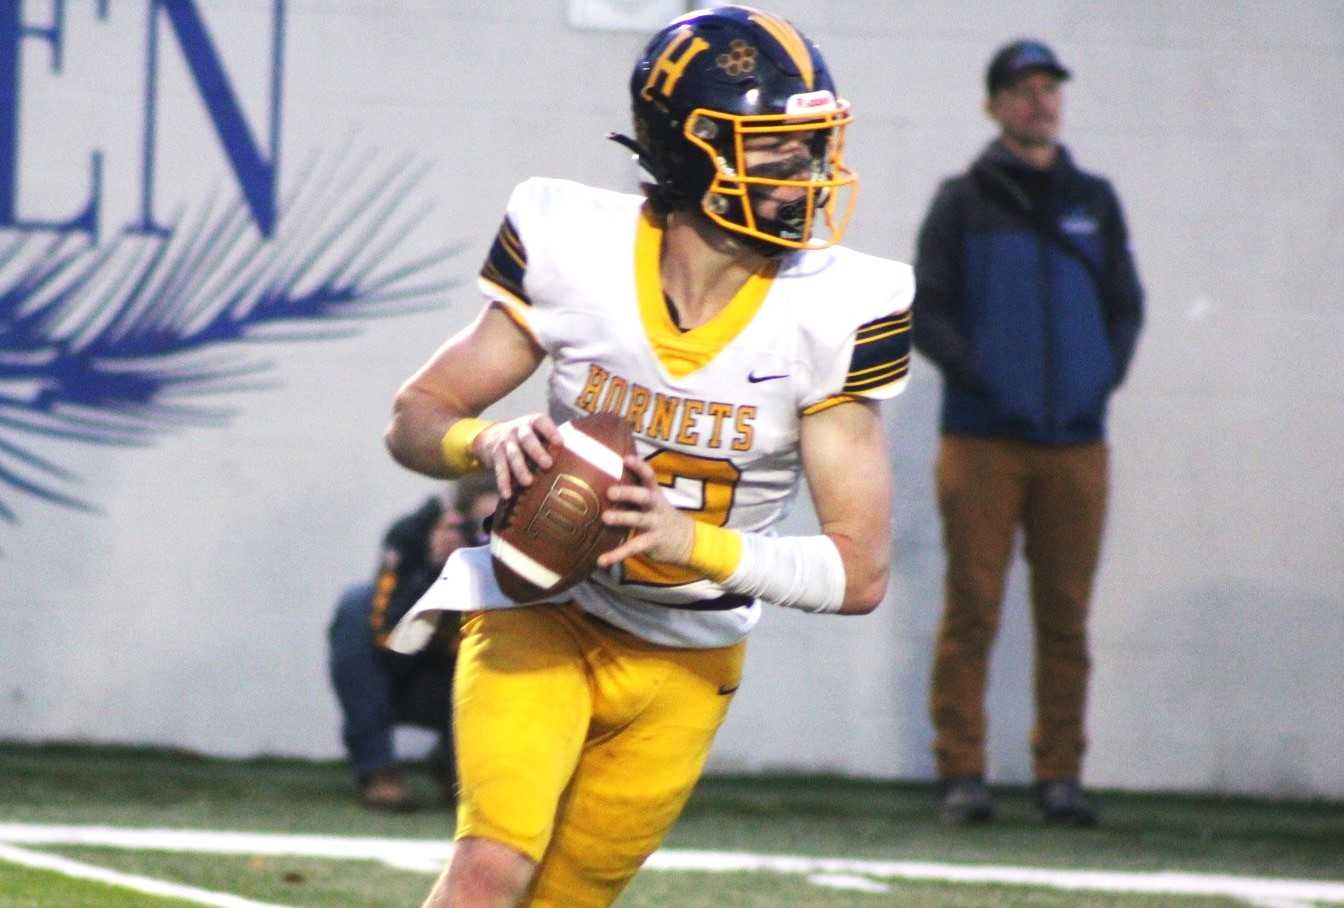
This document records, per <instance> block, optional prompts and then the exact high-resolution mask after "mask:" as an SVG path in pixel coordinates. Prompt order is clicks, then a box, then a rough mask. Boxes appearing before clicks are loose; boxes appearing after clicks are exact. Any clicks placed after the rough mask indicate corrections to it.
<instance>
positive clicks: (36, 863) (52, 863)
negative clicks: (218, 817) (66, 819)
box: [0, 845, 285, 908]
mask: <svg viewBox="0 0 1344 908" xmlns="http://www.w3.org/2000/svg"><path fill="white" fill-rule="evenodd" d="M0 861H7V862H9V863H12V864H21V865H23V866H24V867H32V868H33V869H35V870H50V871H52V872H54V873H59V874H61V875H62V876H68V877H72V878H74V879H77V880H91V881H93V882H95V883H103V884H104V885H107V886H116V887H117V888H119V889H130V890H132V891H134V892H143V893H145V894H146V895H160V896H163V897H164V898H169V899H177V900H179V901H183V902H195V903H196V904H197V905H211V906H214V908H285V906H283V905H276V904H275V903H273V902H254V901H252V900H251V899H245V898H242V897H241V896H237V895H232V894H230V893H227V892H211V891H210V890H209V889H200V888H198V887H196V886H184V885H182V884H180V883H170V882H168V881H167V880H158V879H154V878H153V877H147V876H140V875H139V874H134V873H121V872H120V871H116V870H108V869H107V868H105V867H97V866H95V865H93V864H85V863H83V862H81V861H72V860H70V859H69V858H64V857H61V856H59V855H54V854H45V853H43V852H40V851H29V850H27V849H26V848H15V847H13V846H11V845H0Z"/></svg>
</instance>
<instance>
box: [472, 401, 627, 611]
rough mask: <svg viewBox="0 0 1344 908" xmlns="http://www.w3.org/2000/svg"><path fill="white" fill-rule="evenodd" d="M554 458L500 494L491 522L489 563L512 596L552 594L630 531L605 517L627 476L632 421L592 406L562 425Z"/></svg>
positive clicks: (570, 583)
mask: <svg viewBox="0 0 1344 908" xmlns="http://www.w3.org/2000/svg"><path fill="white" fill-rule="evenodd" d="M560 433H561V435H563V436H564V437H565V444H564V446H563V447H560V446H557V445H552V446H551V447H550V449H549V450H550V454H551V457H552V458H553V459H554V461H555V463H554V465H553V466H552V467H551V468H550V469H549V470H537V471H534V472H533V474H532V484H531V485H530V486H527V487H526V488H523V489H517V490H515V491H514V494H512V495H510V496H509V497H508V498H507V499H505V500H504V501H502V502H500V504H499V508H498V509H497V510H496V511H495V516H494V519H493V522H492V524H491V528H490V564H491V567H493V568H494V572H495V579H496V580H497V581H498V582H499V588H500V589H501V590H503V591H504V594H505V595H507V596H508V597H509V598H510V599H512V600H514V601H515V602H535V601H537V600H539V599H547V598H551V597H554V596H555V595H557V594H558V593H562V592H564V591H565V590H567V589H569V588H570V587H572V586H574V584H576V583H578V582H579V581H580V580H583V579H584V578H585V577H587V576H588V575H589V574H591V573H592V572H593V570H594V569H595V568H596V567H597V556H599V555H601V554H602V553H603V552H608V551H610V550H611V549H613V548H615V547H616V546H618V545H620V543H621V542H622V541H623V540H624V539H625V535H626V530H625V528H623V527H609V526H606V525H605V524H604V523H602V511H603V509H604V508H606V507H608V506H609V504H610V502H609V500H608V498H607V490H608V489H609V488H611V487H612V486H614V485H617V484H618V483H619V482H620V481H621V479H622V478H623V477H624V476H625V474H626V470H625V464H624V463H623V462H622V461H623V458H624V457H625V455H626V454H629V453H632V452H633V451H634V450H635V439H634V436H633V435H632V434H631V433H630V424H629V423H627V422H626V421H625V420H624V419H623V418H621V417H619V416H617V415H616V414H614V413H595V414H593V415H592V416H583V417H580V418H578V419H573V420H570V421H569V422H567V423H564V424H563V425H561V426H560Z"/></svg>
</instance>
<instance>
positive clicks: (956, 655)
mask: <svg viewBox="0 0 1344 908" xmlns="http://www.w3.org/2000/svg"><path fill="white" fill-rule="evenodd" d="M1106 476H1107V451H1106V445H1105V443H1104V442H1093V443H1091V444H1081V445H1039V444H1031V443H1028V442H1019V441H1008V440H1001V439H991V438H974V437H970V436H962V435H945V436H943V439H942V444H941V450H940V452H939V456H938V468H937V480H938V506H939V510H940V511H941V512H942V517H943V540H944V545H945V547H946V549H947V589H946V601H945V604H944V609H943V619H942V624H941V626H940V628H939V631H938V643H937V648H936V650H935V653H934V661H933V679H932V685H931V691H930V713H931V716H932V718H933V725H934V730H935V733H936V737H935V740H934V745H933V750H934V755H935V756H936V757H937V762H938V772H939V775H941V776H942V777H943V778H948V777H951V776H961V775H983V774H984V770H985V675H986V670H987V667H988V661H989V658H988V657H989V650H990V646H991V644H993V642H994V636H995V634H996V633H997V632H998V629H999V612H1000V606H1001V604H1002V601H1003V589H1004V581H1005V579H1006V576H1007V573H1008V566H1009V564H1010V562H1011V560H1012V554H1013V542H1014V537H1015V535H1016V532H1017V527H1018V525H1019V524H1020V525H1021V527H1022V529H1023V532H1024V536H1025V540H1026V549H1025V553H1024V554H1025V556H1026V559H1027V562H1028V564H1030V566H1031V601H1032V617H1033V623H1034V625H1035V636H1036V725H1035V728H1034V729H1033V731H1032V739H1031V746H1032V754H1033V766H1034V771H1035V775H1036V778H1037V779H1038V780H1041V781H1046V780H1053V779H1076V778H1077V777H1078V774H1079V768H1080V765H1081V763H1082V757H1083V750H1084V748H1085V747H1086V738H1085V735H1084V731H1083V712H1084V709H1085V707H1086V703H1087V678H1088V671H1089V668H1090V665H1091V662H1090V659H1089V658H1088V653H1087V608H1088V599H1089V598H1090V596H1091V593H1092V578H1093V575H1094V574H1095V572H1096V567H1097V559H1098V555H1099V553H1100V550H1101V536H1102V527H1103V524H1104V522H1105V514H1106V486H1107V480H1106Z"/></svg>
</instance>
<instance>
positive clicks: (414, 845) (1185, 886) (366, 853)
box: [0, 823, 1344, 906]
mask: <svg viewBox="0 0 1344 908" xmlns="http://www.w3.org/2000/svg"><path fill="white" fill-rule="evenodd" d="M0 842H10V843H15V844H23V845H102V846H108V847H114V848H127V849H154V850H159V851H190V852H204V853H210V854H266V855H294V856H302V857H319V858H344V859H365V860H377V861H383V862H384V863H387V864H389V865H391V866H394V867H398V868H402V869H406V870H419V871H424V872H426V873H437V872H438V871H439V870H440V869H441V868H442V867H443V865H444V862H445V861H447V859H448V858H449V856H451V854H452V845H451V844H449V843H447V842H440V841H434V840H427V839H379V838H355V837H347V836H322V835H283V834H278V833H244V832H205V831H199V830H190V829H124V828H117V827H110V826H48V825H41V824H28V823H0ZM644 866H645V867H646V868H647V869H650V870H682V871H701V872H705V871H708V872H734V871H764V872H771V873H788V874H801V875H804V876H815V875H818V874H821V875H823V878H825V877H826V876H830V877H832V878H834V877H835V876H837V875H838V876H840V877H845V876H849V877H855V876H857V877H868V878H877V879H908V880H934V881H941V882H953V883H999V884H1009V885H1019V886H1037V887H1043V888H1051V889H1063V890H1075V891H1092V892H1114V893H1130V894H1135V893H1141V894H1148V895H1185V896H1194V895H1209V896H1225V897H1231V898H1236V899H1241V900H1242V901H1246V902H1250V903H1252V904H1257V905H1265V906H1269V905H1276V904H1277V905H1290V904H1292V903H1294V902H1310V903H1318V904H1330V905H1344V882H1339V881H1327V880H1293V879H1275V878H1270V877H1252V876H1231V875H1225V874H1206V873H1178V872H1167V871H1154V872H1148V873H1145V872H1135V871H1111V870H1050V869H1046V868H1041V867H1005V866H997V865H990V864H935V863H929V862H920V861H862V860H850V859H845V858H814V857H806V856H801V855H764V854H749V853H745V852H719V851H683V850H670V849H664V850H661V851H658V852H656V853H655V854H654V855H653V856H652V857H650V858H649V860H648V862H647V863H646V864H645V865H644ZM239 904H242V903H239Z"/></svg>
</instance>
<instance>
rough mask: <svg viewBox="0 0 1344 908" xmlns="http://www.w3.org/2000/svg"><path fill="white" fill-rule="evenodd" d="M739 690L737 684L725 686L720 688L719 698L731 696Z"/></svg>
mask: <svg viewBox="0 0 1344 908" xmlns="http://www.w3.org/2000/svg"><path fill="white" fill-rule="evenodd" d="M737 688H738V685H736V684H724V685H722V686H720V687H719V696H721V697H726V696H728V695H729V694H731V693H734V692H735V691H736V690H737Z"/></svg>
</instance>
